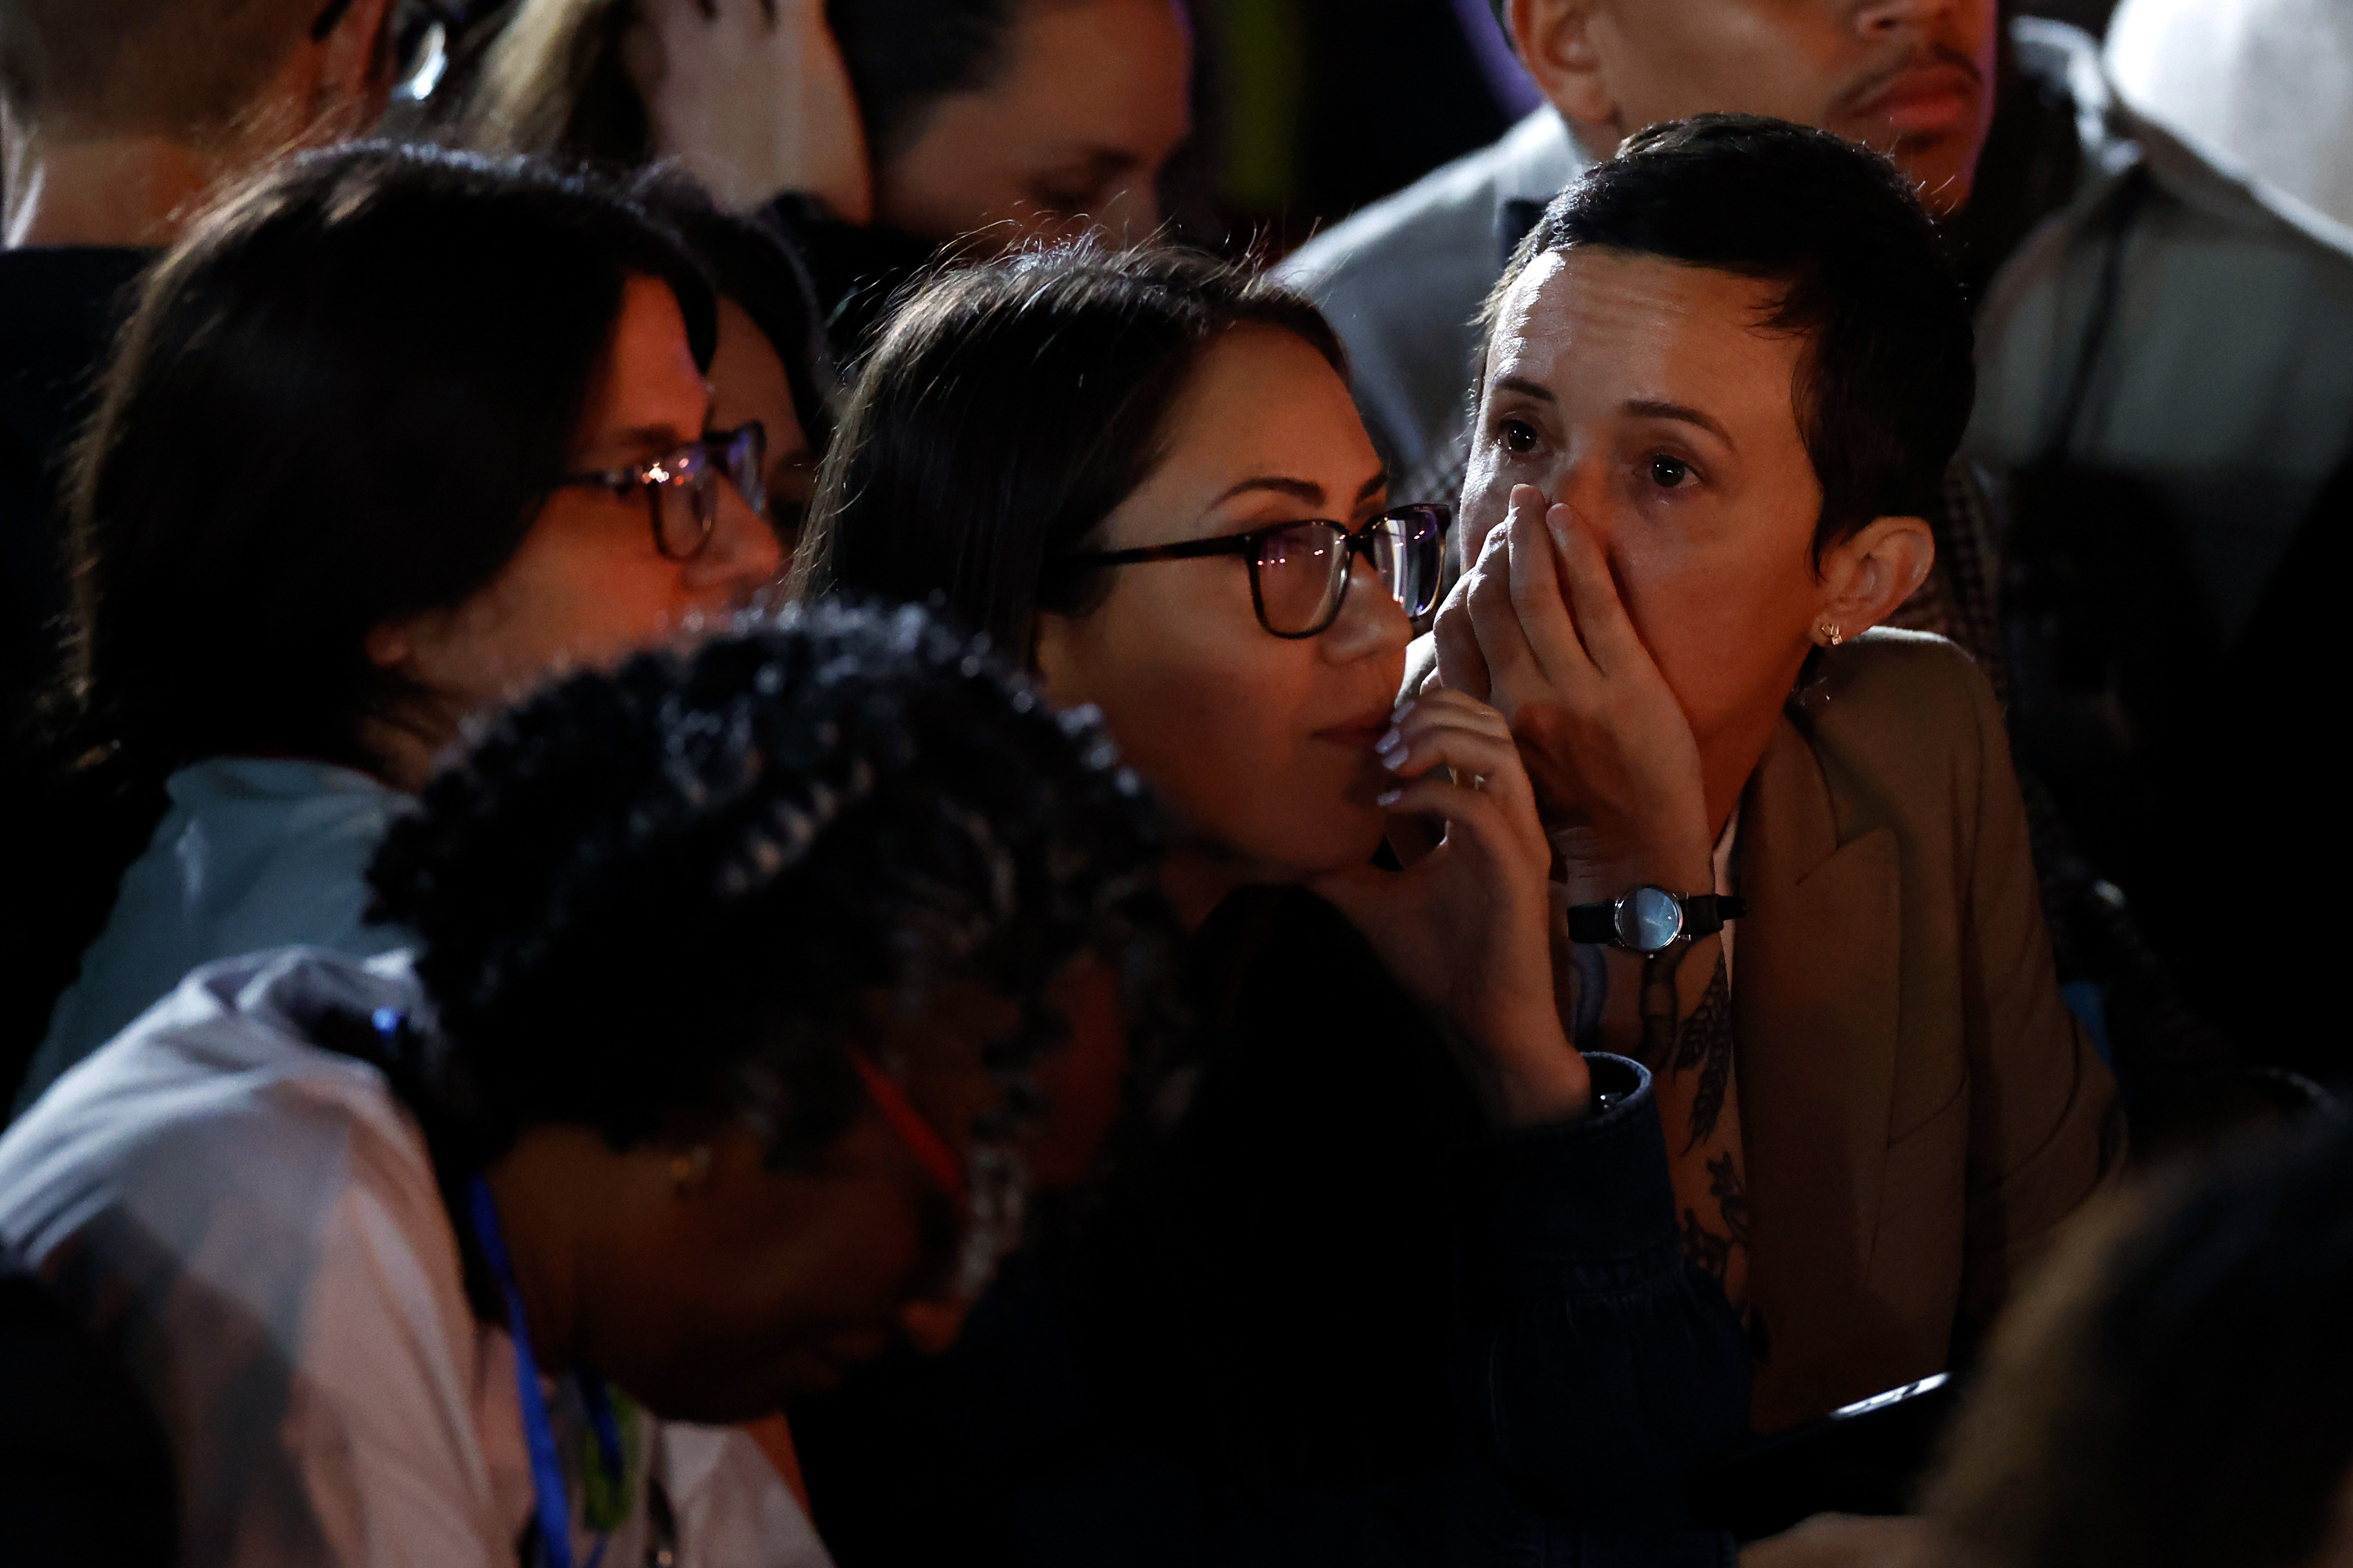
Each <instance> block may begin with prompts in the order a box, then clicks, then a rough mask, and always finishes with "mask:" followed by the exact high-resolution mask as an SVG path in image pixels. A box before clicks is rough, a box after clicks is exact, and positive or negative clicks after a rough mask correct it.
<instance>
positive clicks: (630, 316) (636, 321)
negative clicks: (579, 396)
mask: <svg viewBox="0 0 2353 1568" xmlns="http://www.w3.org/2000/svg"><path fill="white" fill-rule="evenodd" d="M602 370H603V374H601V375H600V376H599V378H598V386H597V389H596V391H597V395H596V397H595V398H593V399H592V408H593V413H594V415H595V416H597V417H598V418H600V419H601V420H602V422H603V423H606V424H608V425H622V426H636V425H649V426H650V425H658V424H661V423H664V422H672V423H674V422H676V421H678V420H679V419H681V418H683V419H684V420H685V421H686V422H687V423H688V424H689V425H690V426H698V427H699V426H700V425H701V423H702V405H703V398H704V391H703V381H702V371H701V370H700V369H699V368H697V366H696V365H695V363H694V349H693V346H692V345H691V344H690V343H689V342H687V337H686V317H685V315H684V313H683V312H681V310H679V308H678V296H676V295H675V294H672V293H671V292H670V285H669V284H667V283H665V282H663V281H661V280H660V279H658V278H644V277H637V278H631V279H629V280H628V284H627V285H626V287H625V289H624V290H623V293H622V296H621V312H620V315H619V317H618V319H617V320H616V321H615V322H614V323H613V336H612V341H611V343H610V345H609V347H608V348H607V353H606V362H605V364H604V365H603V367H602Z"/></svg>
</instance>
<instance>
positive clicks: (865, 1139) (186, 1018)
mask: <svg viewBox="0 0 2353 1568" xmlns="http://www.w3.org/2000/svg"><path fill="white" fill-rule="evenodd" d="M1155 863H1156V850H1155V844H1154V839H1153V837H1152V830H1151V824H1150V822H1149V817H1148V812H1147V808H1146V806H1145V802H1144V800H1143V798H1142V796H1141V795H1140V793H1139V792H1138V791H1137V790H1136V789H1135V788H1134V784H1133V782H1132V781H1131V780H1129V779H1127V778H1126V777H1125V776H1124V774H1123V773H1121V771H1120V769H1119V768H1118V766H1117V763H1116V760H1115V756H1114V754H1113V752H1112V750H1111V748H1110V747H1109V746H1108V745H1107V744H1106V743H1105V742H1104V741H1103V734H1102V731H1101V728H1100V726H1099V725H1095V724H1092V723H1090V722H1087V721H1069V720H1064V719H1062V718H1060V717H1059V716H1057V715H1055V714H1053V713H1051V712H1050V710H1047V709H1046V708H1045V707H1044V706H1043V705H1042V704H1040V703H1039V702H1037V701H1036V700H1034V698H1033V697H1032V695H1031V694H1030V692H1029V690H1028V689H1027V688H1026V686H1025V685H1024V684H1023V683H1022V682H1020V681H1019V680H1018V679H1017V678H1015V677H1013V676H1011V675H1010V674H1009V672H1008V671H1007V670H1006V669H1005V668H1003V667H1002V666H1001V665H999V664H997V663H996V662H995V661H993V660H988V659H986V658H982V657H980V656H979V655H978V652H977V650H976V648H975V647H973V645H972V644H971V642H970V641H969V640H968V639H966V638H965V637H961V636H957V635H952V634H950V633H948V632H947V631H945V630H944V629H943V628H941V627H939V626H936V625H934V624H932V623H930V622H929V621H928V620H927V619H926V618H925V617H924V616H923V615H922V613H921V612H920V611H915V610H905V611H902V612H899V613H897V614H894V615H890V616H882V615H878V614H871V613H861V612H841V611H823V612H818V613H812V614H806V615H787V616H785V617H783V618H781V619H779V620H776V621H774V622H760V621H753V622H750V623H748V624H745V625H744V626H739V627H738V628H737V629H735V630H734V631H733V632H732V633H731V634H729V635H727V636H724V637H720V638H718V639H716V640H714V641H712V642H710V643H707V644H705V645H702V646H701V647H691V648H687V649H683V650H679V651H673V652H664V653H659V654H651V655H647V656H644V657H641V658H637V659H635V660H633V661H631V662H629V663H628V664H626V665H625V666H623V667H622V668H620V669H619V670H618V671H617V672H616V673H613V674H609V675H607V674H582V675H577V676H575V677H573V678H571V679H568V680H566V681H565V682H563V683H561V684H559V685H557V686H554V687H553V688H552V689H548V690H546V691H544V692H543V693H541V694H539V695H537V696H536V697H534V698H533V699H532V700H530V701H528V702H526V703H525V704H523V705H522V707H520V708H519V709H517V710H514V711H512V712H510V713H508V714H507V715H505V716H503V717H502V718H501V719H500V720H499V721H497V722H496V723H495V724H493V725H491V726H490V727H489V728H488V729H487V730H486V731H483V732H481V733H480V734H479V735H478V736H477V737H476V738H475V741H474V742H473V744H472V745H471V746H470V749H469V750H468V752H467V753H466V754H465V755H464V756H463V757H462V758H460V759H459V761H457V762H456V763H454V764H453V765H452V766H451V767H450V768H449V769H448V770H447V771H445V772H444V773H441V774H439V775H438V776H437V778H436V779H435V781H434V782H433V784H431V785H430V786H429V787H428V788H427V790H426V791H425V793H424V796H423V798H422V800H421V801H420V803H419V805H418V809H417V812H416V814H415V815H414V816H411V817H409V818H406V819H405V820H404V821H403V822H402V823H401V824H400V825H399V826H396V828H395V829H394V830H393V832H392V834H391V835H390V837H388V838H387V839H386V841H385V846H384V847H383V850H382V852H381V854H380V855H379V857H378V858H377V860H376V863H375V867H374V868H373V869H372V870H371V872H370V879H371V881H372V884H373V886H374V887H375V890H376V892H377V894H378V895H379V896H380V897H381V898H382V899H383V900H384V902H385V907H386V910H388V912H389V913H390V914H391V915H392V916H393V917H394V918H395V919H396V920H397V921H399V922H400V923H401V924H402V925H403V926H404V927H406V929H408V930H409V931H413V932H414V933H415V935H416V939H417V947H416V951H415V953H414V955H413V962H412V957H411V955H409V954H401V955H397V956H396V957H394V958H391V959H386V960H380V961H378V962H375V963H360V962H358V961H356V960H354V959H352V958H350V957H348V956H344V955H338V954H332V953H329V952H322V951H320V950H318V949H315V948H297V949H290V950H284V951H280V952H270V953H262V954H255V955H249V956H248V957H245V958H240V959H237V960H233V961H229V962H227V963H223V964H220V965H217V966H214V967H211V968H208V969H206V970H205V971H202V972H200V973H197V974H195V976H192V977H191V978H190V980H189V981H188V982H187V984H185V986H183V987H182V988H181V989H180V990H179V991H178V992H177V993H176V994H174V998H173V1000H172V1002H171V1004H170V1005H167V1006H166V1007H164V1008H160V1009H158V1010H157V1011H155V1012H154V1013H153V1014H151V1015H150V1016H148V1017H147V1018H145V1019H143V1020H142V1021H141V1023H140V1024H139V1025H138V1026H135V1027H134V1028H133V1029H132V1030H131V1031H130V1032H128V1033H126V1034H125V1035H123V1036H122V1037H120V1038H118V1039H117V1040H115V1041H114V1042H112V1043H111V1045H110V1046H109V1047H107V1048H106V1049H105V1050H103V1051H101V1052H100V1053H99V1054H98V1055H97V1056H96V1057H94V1058H91V1059H90V1061H88V1062H87V1063H85V1064H83V1066H82V1067H81V1068H78V1069H77V1070H76V1071H75V1072H73V1073H72V1074H71V1075H69V1078H68V1079H66V1080H65V1081H64V1082H62V1083H60V1084H59V1085H58V1089H56V1090H55V1091H54V1092H53V1093H52V1094H50V1095H49V1096H48V1097H47V1099H46V1100H43V1101H42V1103H41V1104H40V1106H39V1107H38V1108H37V1109H36V1110H34V1111H33V1112H32V1113H31V1114H30V1115H28V1116H27V1117H26V1118H25V1119H23V1120H22V1121H19V1122H17V1123H16V1125H15V1126H14V1127H13V1128H11V1129H10V1130H9V1131H8V1133H7V1135H6V1136H5V1138H0V1253H13V1254H15V1255H16V1256H18V1257H20V1258H23V1259H24V1260H25V1261H26V1262H27V1263H29V1264H30V1265H31V1266H32V1267H33V1268H34V1269H35V1271H36V1273H37V1276H38V1278H39V1279H41V1280H42V1282H43V1283H44V1284H45V1285H46V1287H47V1289H48V1291H49V1292H50V1294H51V1296H52V1297H53V1299H55V1300H58V1302H60V1303H61V1304H62V1305H63V1306H64V1307H65V1308H66V1309H67V1310H68V1311H69V1313H70V1314H71V1316H72V1318H73V1319H74V1320H75V1321H79V1322H81V1323H84V1324H87V1325H89V1326H90V1329H91V1331H93V1333H94V1335H95V1336H96V1337H97V1338H98V1340H99V1342H101V1343H104V1344H108V1345H111V1347H113V1352H114V1354H115V1356H116V1358H117V1359H118V1360H119V1362H120V1363H121V1365H122V1366H124V1367H126V1368H127V1369H128V1370H129V1371H130V1373H131V1374H132V1379H133V1381H134V1382H135V1384H136V1385H137V1388H138V1390H139V1392H140V1393H141V1394H143V1395H144V1396H145V1399H146V1401H147V1403H148V1404H149V1405H151V1406H152V1407H153V1411H154V1413H155V1415H157V1416H158V1417H159V1419H160V1423H161V1426H162V1427H163V1430H164V1436H165V1438H166V1440H167V1442H168V1446H169V1448H170V1450H171V1452H172V1454H173V1456H174V1472H175V1476H176V1479H177V1482H178V1486H177V1494H178V1498H179V1511H180V1518H179V1526H178V1531H177V1534H178V1541H179V1545H180V1552H179V1553H178V1558H177V1561H178V1562H179V1563H181V1564H182V1568H224V1565H230V1564H235V1565H245V1568H262V1565H265V1564H283V1563H300V1564H305V1565H311V1568H325V1565H328V1564H344V1563H349V1564H353V1565H357V1564H361V1563H432V1564H436V1565H440V1568H447V1565H464V1568H501V1565H512V1564H516V1563H523V1564H537V1563H590V1564H593V1563H598V1562H600V1561H602V1562H610V1563H627V1564H631V1565H636V1564H640V1563H677V1564H681V1565H691V1568H817V1565H819V1564H824V1563H826V1562H827V1556H826V1553H825V1552H824V1549H823V1548H822V1547H821V1546H820V1545H819V1544H818V1542H817V1541H816V1539H815V1538H814V1536H813V1535H812V1534H811V1532H810V1530H809V1526H808V1524H807V1521H806V1519H805V1518H804V1517H803V1516H802V1514H801V1512H800V1510H799V1509H798V1508H797V1506H796V1504H795V1502H794V1500H793V1499H792V1497H791V1495H790V1494H789V1492H788V1491H787V1490H786V1486H785V1485H784V1484H783V1482H782V1480H781V1479H780V1478H779V1476H778V1475H777V1473H776V1470H775V1469H773V1468H771V1467H770V1463H769V1459H768V1458H767V1456H766V1455H765V1454H764V1453H763V1452H762V1451H761V1449H760V1448H759V1447H757V1446H755V1444H754V1442H753V1441H752V1440H751V1439H750V1438H749V1437H748V1436H746V1435H745V1434H744V1432H743V1431H742V1430H740V1429H737V1430H729V1429H725V1428H723V1427H718V1426H710V1425H704V1424H708V1423H734V1422H742V1421H745V1420H748V1419H750V1418H752V1417H755V1416H759V1415H764V1414H765V1413H767V1412H771V1411H774V1410H775V1409H776V1408H777V1406H778V1405H780V1404H781V1402H782V1401H783V1400H784V1399H785V1398H786V1397H787V1396H789V1395H792V1394H802V1393H807V1392H808V1391H809V1390H812V1389H815V1388H822V1387H825V1386H828V1385H829V1384H833V1383H835V1382H837V1381H839V1378H840V1376H841V1375H842V1373H843V1372H844V1371H845V1370H846V1369H847V1368H849V1366H851V1365H854V1364H855V1363H858V1362H859V1361H860V1360H861V1359H863V1358H865V1357H868V1356H871V1355H872V1354H874V1353H875V1352H878V1351H879V1350H881V1348H882V1347H883V1346H884V1345H886V1344H888V1343H889V1342H891V1341H892V1339H893V1338H894V1337H895V1336H896V1335H897V1334H898V1333H900V1332H902V1331H904V1330H905V1329H906V1328H907V1326H909V1325H910V1324H913V1323H916V1322H918V1321H920V1320H921V1317H922V1314H923V1310H924V1309H925V1308H926V1307H932V1308H934V1309H935V1310H936V1308H937V1307H938V1306H940V1305H944V1304H949V1303H953V1302H955V1301H958V1300H963V1299H965V1298H967V1297H969V1296H970V1295H971V1294H972V1293H973V1292H975V1291H976V1290H977V1289H979V1288H980V1286H981V1285H982V1284H983V1283H985V1281H986V1280H987V1278H988V1275H989V1272H990V1270H991V1268H993V1267H994V1265H995V1263H996V1261H997V1257H998V1256H999V1254H1000V1253H1001V1252H1002V1251H1003V1250H1004V1248H1005V1247H1007V1246H1008V1245H1010V1244H1011V1242H1012V1241H1013V1240H1014V1239H1015V1238H1016V1237H1018V1227H1019V1224H1020V1219H1021V1215H1022V1211H1023V1198H1024V1193H1025V1189H1026V1185H1027V1182H1026V1177H1025V1166H1026V1163H1027V1162H1026V1159H1025V1156H1024V1151H1025V1148H1026V1146H1027V1143H1028V1142H1029V1140H1030V1139H1031V1138H1033V1137H1034V1136H1036V1135H1037V1134H1038V1133H1039V1131H1040V1130H1041V1127H1042V1125H1043V1123H1044V1122H1045V1121H1047V1120H1048V1119H1049V1118H1050V1113H1051V1111H1052V1105H1051V1102H1050V1100H1047V1099H1044V1098H1041V1093H1042V1088H1043V1086H1042V1084H1041V1079H1040V1075H1041V1070H1042V1068H1043V1066H1044V1063H1045V1060H1046V1058H1047V1053H1049V1052H1050V1051H1056V1050H1057V1048H1058V1047H1060V1049H1074V1048H1077V1047H1079V1046H1080V1045H1081V1044H1088V1045H1092V1044H1095V1043H1096V1042H1082V1041H1079V1040H1076V1039H1074V1038H1073V1021H1072V1019H1071V1017H1070V1016H1069V1015H1068V1014H1067V1013H1066V1012H1065V1010H1064V1005H1063V999H1064V997H1065V995H1066V994H1073V993H1071V986H1072V984H1074V982H1073V980H1072V977H1073V976H1074V975H1076V974H1078V973H1082V972H1086V971H1091V972H1093V973H1104V974H1110V975H1118V974H1122V973H1127V972H1130V971H1131V969H1133V972H1134V973H1135V974H1136V975H1137V976H1138V977H1139V979H1141V978H1144V977H1146V976H1148V975H1149V974H1150V973H1153V970H1152V967H1151V966H1150V965H1149V964H1148V963H1147V964H1146V965H1145V966H1144V967H1140V968H1138V967H1134V965H1132V963H1131V960H1133V959H1136V958H1148V957H1149V951H1148V949H1147V947H1146V946H1145V944H1146V943H1147V942H1150V941H1151V940H1152V935H1153V933H1154V932H1155V931H1157V930H1159V928H1160V927H1161V925H1162V922H1163V919H1164V917H1163V916H1162V915H1161V913H1160V910H1162V907H1163V906H1162V904H1161V900H1160V899H1159V895H1158V892H1157V889H1156V885H1155V877H1154V872H1155ZM1134 994H1135V995H1136V996H1137V997H1138V999H1139V1005H1143V1004H1148V1003H1149V1002H1150V1000H1151V998H1150V996H1149V994H1148V993H1146V992H1145V991H1141V990H1138V991H1135V992H1134ZM1101 1043H1102V1044H1108V1045H1115V1042H1101ZM19 1393H21V1390H20V1389H11V1390H9V1391H7V1393H6V1394H0V1406H8V1407H10V1408H12V1411H13V1405H11V1399H12V1397H13V1396H14V1395H16V1394H19Z"/></svg>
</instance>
